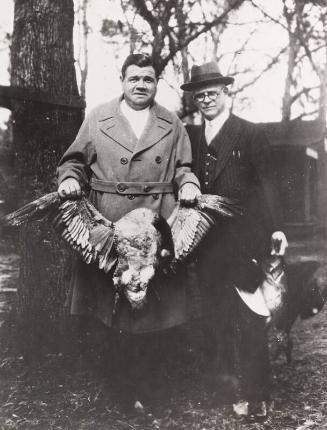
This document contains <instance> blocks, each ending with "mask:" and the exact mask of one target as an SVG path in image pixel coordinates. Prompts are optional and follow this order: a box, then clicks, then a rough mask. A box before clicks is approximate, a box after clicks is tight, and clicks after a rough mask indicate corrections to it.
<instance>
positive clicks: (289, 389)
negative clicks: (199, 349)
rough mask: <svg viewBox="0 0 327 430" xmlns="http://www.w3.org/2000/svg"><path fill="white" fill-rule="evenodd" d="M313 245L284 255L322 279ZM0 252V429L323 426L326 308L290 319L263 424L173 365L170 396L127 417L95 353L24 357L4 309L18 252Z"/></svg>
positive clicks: (299, 429) (326, 421)
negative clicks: (288, 352) (289, 354)
mask: <svg viewBox="0 0 327 430" xmlns="http://www.w3.org/2000/svg"><path fill="white" fill-rule="evenodd" d="M317 243H318V242H310V243H307V244H306V245H303V243H302V242H297V243H294V244H293V247H292V248H291V252H290V258H291V259H293V260H294V261H305V260H308V259H312V258H313V259H316V260H319V261H320V262H321V263H322V271H321V276H322V277H325V278H324V279H325V280H326V282H327V276H326V272H325V263H326V258H325V257H326V252H325V251H326V249H322V248H321V247H318V245H317ZM1 245H2V246H1ZM0 254H1V258H0V286H1V288H2V292H1V291H0V302H1V303H0V318H2V321H1V322H0V323H1V327H0V331H1V332H0V335H1V351H0V382H1V390H0V429H4V430H10V429H40V430H41V429H42V430H45V429H58V430H59V429H65V430H108V429H109V430H116V429H117V430H124V429H132V430H133V429H140V430H146V429H153V428H157V429H171V430H181V429H188V430H191V429H194V430H223V429H225V430H252V429H274V430H289V429H296V430H313V429H319V430H320V429H327V388H326V387H327V307H325V308H324V310H323V311H322V312H321V313H320V314H319V315H317V316H316V317H314V318H312V319H310V320H307V321H297V323H296V325H295V327H294V330H293V340H294V351H293V362H292V364H291V365H286V364H285V359H284V358H283V357H280V358H279V359H278V361H274V362H273V373H274V379H273V393H272V398H273V400H274V401H273V403H272V405H271V414H270V417H269V419H268V420H267V421H266V422H265V423H263V424H248V423H244V422H241V421H239V420H236V419H234V418H233V417H232V415H231V414H230V409H229V408H228V407H219V408H218V407H213V406H212V405H210V402H209V401H208V398H207V396H206V393H205V391H204V388H203V386H202V383H201V382H200V381H201V379H200V377H199V374H197V372H196V371H193V370H194V369H193V368H192V365H190V366H189V368H187V366H186V367H185V366H184V367H183V366H181V367H180V368H178V365H177V366H176V368H175V369H174V370H175V374H174V375H170V377H171V378H172V380H173V381H174V383H173V384H172V386H173V390H172V392H171V398H170V399H168V400H165V401H163V402H161V403H160V402H157V403H154V405H153V406H154V409H153V416H146V417H142V418H139V417H132V416H128V415H125V414H123V413H121V412H119V410H118V409H117V407H116V404H115V382H114V380H113V379H112V376H110V374H108V375H107V376H104V373H103V362H101V359H102V358H103V357H101V354H100V355H97V354H96V352H94V351H91V354H90V351H89V353H87V354H85V353H80V352H79V353H75V354H74V353H67V352H66V353H64V352H59V353H57V352H56V353H51V352H49V351H42V352H40V354H39V356H38V360H33V361H32V362H28V363H27V362H26V360H25V359H24V358H23V356H22V355H21V349H20V345H19V339H20V338H19V334H18V333H17V327H16V322H15V318H14V316H13V315H12V314H10V312H9V309H10V305H11V302H12V301H13V299H14V294H13V290H12V288H14V287H15V282H16V279H17V264H18V262H17V257H16V256H15V253H14V249H13V248H11V247H8V244H7V243H4V242H3V241H2V242H1V243H0ZM1 288H0V290H1ZM10 315H12V316H11V317H10ZM75 352H76V351H75ZM92 354H94V355H92ZM167 377H169V375H168V376H167Z"/></svg>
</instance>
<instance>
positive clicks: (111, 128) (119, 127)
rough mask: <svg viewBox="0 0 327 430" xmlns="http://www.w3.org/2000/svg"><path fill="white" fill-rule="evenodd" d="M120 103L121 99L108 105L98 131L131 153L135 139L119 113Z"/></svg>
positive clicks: (126, 121) (125, 120) (126, 122)
mask: <svg viewBox="0 0 327 430" xmlns="http://www.w3.org/2000/svg"><path fill="white" fill-rule="evenodd" d="M120 101H121V99H117V100H114V102H112V103H110V104H109V106H108V112H106V113H105V115H104V116H103V118H102V119H100V130H101V132H102V133H103V134H105V135H106V136H108V137H110V138H111V139H112V140H114V141H115V142H116V143H118V144H119V145H120V146H122V147H123V148H125V149H127V150H128V151H130V152H133V151H134V148H135V145H136V140H137V139H136V136H135V134H134V133H133V131H132V129H131V126H130V125H129V123H128V120H127V119H126V118H125V117H124V115H123V114H122V113H121V112H120V109H119V104H120Z"/></svg>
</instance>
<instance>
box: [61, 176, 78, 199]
mask: <svg viewBox="0 0 327 430" xmlns="http://www.w3.org/2000/svg"><path fill="white" fill-rule="evenodd" d="M58 194H59V196H60V197H62V198H66V199H70V198H73V199H74V198H75V199H76V198H79V197H81V196H82V188H81V186H80V183H79V182H78V181H77V180H76V179H75V178H67V179H65V180H64V181H62V183H61V184H60V185H59V188H58Z"/></svg>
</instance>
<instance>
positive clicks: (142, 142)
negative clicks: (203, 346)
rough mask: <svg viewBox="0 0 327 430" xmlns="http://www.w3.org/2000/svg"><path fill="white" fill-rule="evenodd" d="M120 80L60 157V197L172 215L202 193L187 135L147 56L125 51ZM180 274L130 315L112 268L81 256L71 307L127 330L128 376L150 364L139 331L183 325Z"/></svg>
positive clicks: (107, 208)
mask: <svg viewBox="0 0 327 430" xmlns="http://www.w3.org/2000/svg"><path fill="white" fill-rule="evenodd" d="M121 79H122V87H123V94H122V96H121V97H119V98H118V99H115V100H112V101H110V102H109V103H105V104H103V105H101V106H98V107H96V108H95V109H94V110H93V111H91V113H90V114H89V115H88V116H87V117H86V119H85V121H84V122H83V124H82V126H81V128H80V131H79V133H78V135H77V137H76V139H75V141H74V142H73V144H72V145H71V146H70V147H69V148H68V150H67V151H66V153H65V154H64V155H63V157H62V159H61V161H60V163H59V167H58V177H59V189H58V191H59V194H60V195H61V196H62V197H79V196H81V193H82V191H83V190H84V191H85V190H89V191H90V193H89V199H90V200H91V202H92V203H93V204H94V205H95V207H96V208H97V209H98V210H99V211H100V212H101V213H102V214H103V215H104V216H105V217H106V218H107V219H109V220H111V221H113V222H115V221H117V220H118V219H120V218H121V217H122V216H124V215H125V214H126V213H128V212H130V211H132V210H133V209H136V208H140V207H144V208H150V209H152V210H154V211H156V212H157V213H159V214H161V215H163V216H164V217H165V218H168V217H169V215H170V214H171V212H172V211H173V208H174V206H175V204H176V200H177V198H178V197H179V199H180V201H181V202H184V203H186V204H192V203H194V201H195V199H196V196H197V195H198V194H200V191H199V182H198V180H197V178H196V177H195V175H194V173H192V172H191V147H190V142H189V138H188V136H187V133H186V131H185V129H184V127H183V125H182V123H181V122H180V120H179V119H178V118H177V117H176V116H175V115H174V114H172V113H171V112H169V111H168V110H167V109H165V108H164V107H162V106H160V105H159V104H157V103H156V102H155V101H154V97H155V94H156V89H157V82H158V76H157V74H156V71H155V68H154V66H153V63H152V60H151V58H150V57H148V56H145V55H142V54H132V55H130V56H128V57H127V59H126V60H125V63H124V65H123V67H122V77H121ZM182 279H183V280H184V277H181V275H178V274H177V276H176V277H174V278H170V279H169V280H168V279H167V278H166V279H163V278H161V277H160V276H158V277H157V278H156V279H155V282H154V283H153V285H151V287H150V289H149V290H148V300H147V306H146V309H145V310H144V311H142V312H137V311H135V312H133V311H132V310H131V308H130V305H129V303H128V302H127V300H126V299H125V298H124V297H120V299H119V302H118V304H117V303H115V290H114V287H113V283H112V279H111V276H110V273H109V274H105V273H104V272H102V271H100V270H99V269H98V268H97V267H96V265H95V264H94V265H86V264H85V263H83V262H82V261H78V262H77V267H76V270H75V271H74V274H73V279H72V288H71V298H70V301H71V312H72V314H75V315H84V316H92V317H96V318H98V319H100V320H101V321H102V322H103V323H104V324H105V325H107V326H109V327H113V328H114V329H116V332H118V333H123V334H124V333H127V334H130V336H128V335H127V339H128V340H127V341H126V342H125V344H126V349H125V350H124V351H122V353H121V355H123V356H124V357H121V359H122V358H125V366H123V362H124V360H122V361H121V362H120V368H123V367H125V368H126V372H125V373H128V374H129V373H131V372H132V370H133V369H137V368H138V367H141V366H143V367H146V363H147V360H146V358H145V354H146V351H142V349H143V346H138V348H136V349H138V352H136V353H135V354H132V353H131V351H132V350H133V343H136V344H139V342H138V341H137V340H136V341H135V336H134V335H135V334H137V335H138V336H139V337H137V339H144V338H145V336H144V334H146V333H152V332H156V331H158V330H163V329H168V328H171V327H175V326H177V325H180V324H182V323H184V322H185V320H186V307H185V303H186V297H185V282H183V281H182ZM141 334H142V336H140V335H141ZM142 345H143V344H142ZM148 347H149V344H148ZM138 354H142V357H140V356H138ZM128 357H129V361H128V360H127V358H128ZM126 360H127V362H126ZM125 376H126V375H125ZM134 376H135V375H134ZM142 377H144V375H143V376H142ZM127 378H129V376H127ZM130 378H131V379H133V375H130ZM134 385H138V384H137V383H136V382H135V384H134ZM134 388H135V387H134ZM134 394H135V395H137V394H140V393H134ZM134 400H140V398H137V397H136V398H134Z"/></svg>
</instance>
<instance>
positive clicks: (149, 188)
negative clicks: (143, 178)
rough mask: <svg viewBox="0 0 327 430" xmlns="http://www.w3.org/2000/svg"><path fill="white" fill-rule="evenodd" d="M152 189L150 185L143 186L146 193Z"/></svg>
mask: <svg viewBox="0 0 327 430" xmlns="http://www.w3.org/2000/svg"><path fill="white" fill-rule="evenodd" d="M150 190H151V187H150V186H149V185H145V186H144V187H143V191H145V192H146V193H148V192H149V191H150Z"/></svg>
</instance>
